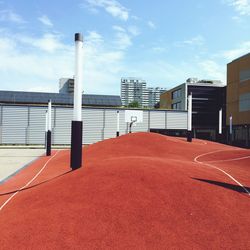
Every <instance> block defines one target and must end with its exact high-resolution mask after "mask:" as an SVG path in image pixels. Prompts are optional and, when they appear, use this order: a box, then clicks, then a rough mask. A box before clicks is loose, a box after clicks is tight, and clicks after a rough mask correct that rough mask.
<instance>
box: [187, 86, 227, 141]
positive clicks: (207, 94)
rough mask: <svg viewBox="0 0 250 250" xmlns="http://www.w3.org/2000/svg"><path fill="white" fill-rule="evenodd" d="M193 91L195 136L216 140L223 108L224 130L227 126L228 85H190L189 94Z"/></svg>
mask: <svg viewBox="0 0 250 250" xmlns="http://www.w3.org/2000/svg"><path fill="white" fill-rule="evenodd" d="M191 93H192V101H193V102H192V108H193V111H192V124H193V133H194V137H197V138H200V139H209V140H216V139H217V138H218V136H217V135H218V127H219V110H220V109H221V108H222V114H223V115H222V123H223V124H224V130H225V128H226V126H225V124H226V123H225V122H226V87H213V86H200V85H198V86H196V85H189V86H188V95H190V94H191ZM224 139H225V138H224Z"/></svg>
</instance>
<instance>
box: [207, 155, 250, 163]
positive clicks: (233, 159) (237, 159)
mask: <svg viewBox="0 0 250 250" xmlns="http://www.w3.org/2000/svg"><path fill="white" fill-rule="evenodd" d="M248 158H250V155H249V156H244V157H239V158H232V159H226V160H218V161H206V162H209V163H217V162H218V163H219V162H227V161H239V160H244V159H248Z"/></svg>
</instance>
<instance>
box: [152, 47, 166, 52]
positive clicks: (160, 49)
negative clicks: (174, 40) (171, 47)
mask: <svg viewBox="0 0 250 250" xmlns="http://www.w3.org/2000/svg"><path fill="white" fill-rule="evenodd" d="M152 50H153V51H155V52H158V53H163V52H166V51H167V49H166V48H165V47H159V46H157V47H153V48H152Z"/></svg>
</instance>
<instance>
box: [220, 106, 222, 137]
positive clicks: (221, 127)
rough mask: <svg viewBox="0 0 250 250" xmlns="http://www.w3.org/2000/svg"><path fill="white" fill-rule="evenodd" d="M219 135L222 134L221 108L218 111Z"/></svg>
mask: <svg viewBox="0 0 250 250" xmlns="http://www.w3.org/2000/svg"><path fill="white" fill-rule="evenodd" d="M219 134H220V135H221V134H222V108H221V109H220V110H219Z"/></svg>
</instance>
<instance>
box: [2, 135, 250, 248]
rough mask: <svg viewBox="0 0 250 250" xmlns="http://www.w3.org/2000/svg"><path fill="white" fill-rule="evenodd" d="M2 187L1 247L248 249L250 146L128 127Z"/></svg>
mask: <svg viewBox="0 0 250 250" xmlns="http://www.w3.org/2000/svg"><path fill="white" fill-rule="evenodd" d="M69 154H70V152H69V151H54V152H53V154H52V156H51V157H49V158H47V157H41V158H40V159H38V160H37V161H36V162H35V163H33V164H32V165H30V166H29V167H27V168H25V169H24V170H23V171H21V172H20V173H18V175H16V176H14V177H13V178H12V179H10V180H9V181H7V182H5V183H3V184H2V185H1V186H0V193H1V194H0V207H1V210H0V230H1V239H0V246H1V247H0V248H1V249H250V229H249V225H250V209H249V208H250V188H249V187H250V150H245V149H240V148H235V147H230V146H225V145H221V144H217V143H212V142H207V141H202V140H193V142H192V143H188V142H186V141H185V140H183V139H179V138H173V137H167V136H162V135H158V134H153V133H134V134H128V135H125V136H121V137H119V138H115V139H109V140H106V141H103V142H99V143H96V144H93V145H91V146H89V147H88V148H84V150H83V162H84V167H82V168H80V169H78V170H75V171H69Z"/></svg>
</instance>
